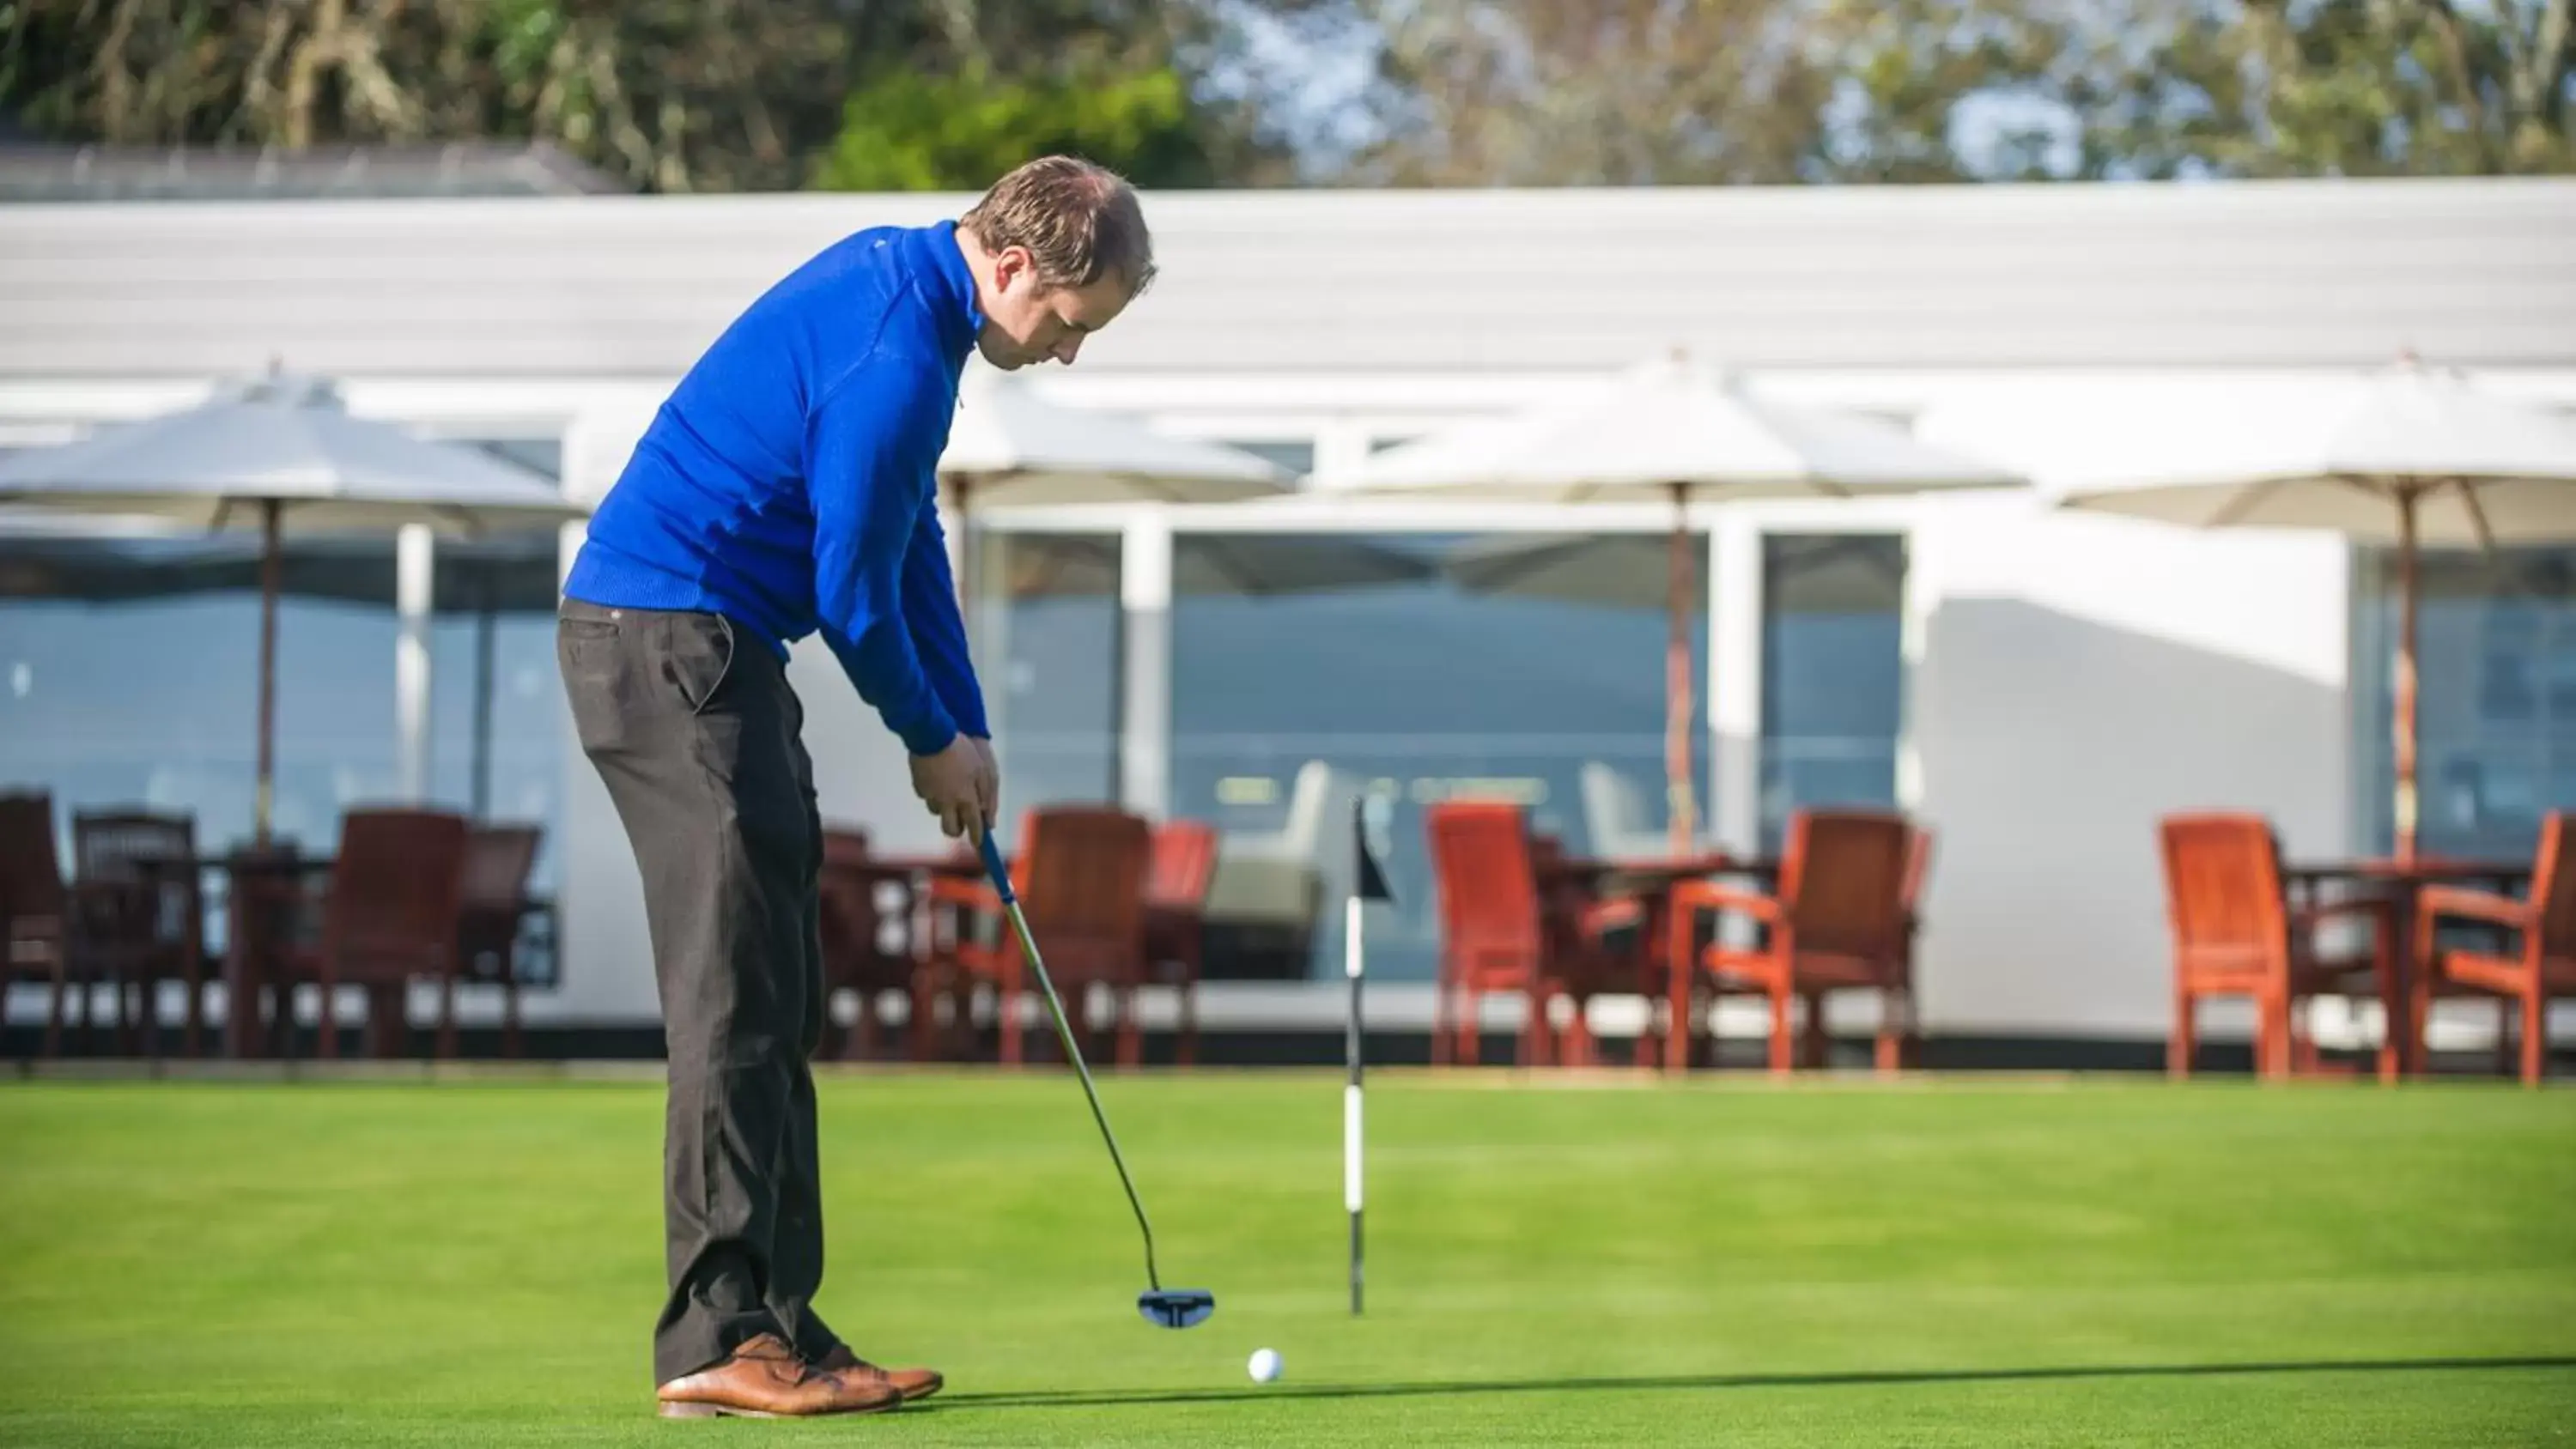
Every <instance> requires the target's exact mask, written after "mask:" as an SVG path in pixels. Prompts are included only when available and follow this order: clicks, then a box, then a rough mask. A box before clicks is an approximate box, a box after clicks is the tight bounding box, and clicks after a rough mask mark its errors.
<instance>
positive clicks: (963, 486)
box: [939, 364, 1294, 604]
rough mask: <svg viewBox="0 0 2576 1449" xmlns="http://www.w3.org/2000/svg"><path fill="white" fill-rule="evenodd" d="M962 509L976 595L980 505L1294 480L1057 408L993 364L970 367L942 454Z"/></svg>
mask: <svg viewBox="0 0 2576 1449" xmlns="http://www.w3.org/2000/svg"><path fill="white" fill-rule="evenodd" d="M939 478H940V482H941V483H942V484H944V485H945V486H946V487H947V489H948V496H949V501H950V502H951V503H952V504H953V505H954V506H955V507H956V509H957V518H958V531H959V533H960V535H961V540H960V547H959V549H958V559H959V565H958V570H957V586H958V593H959V595H960V596H961V597H963V598H965V599H966V600H968V601H969V602H970V604H971V601H972V600H973V599H974V597H975V591H974V588H973V584H972V577H973V571H974V566H975V564H974V559H975V550H974V548H973V546H972V543H973V540H972V529H973V527H974V511H975V510H976V509H977V508H979V507H980V508H1007V507H1064V506H1071V505H1078V504H1087V503H1231V502H1236V501H1239V500H1242V499H1247V498H1260V497H1265V496H1267V495H1270V494H1274V493H1283V492H1287V491H1289V489H1290V488H1291V487H1292V486H1293V483H1294V480H1293V479H1291V478H1290V477H1289V476H1288V474H1287V473H1286V472H1285V471H1283V470H1282V469H1280V468H1279V467H1278V466H1276V465H1275V464H1273V463H1271V462H1270V461H1269V460H1268V459H1266V458H1258V457H1255V456H1253V455H1252V454H1250V453H1246V452H1244V451H1242V450H1241V449H1238V448H1228V447H1224V446H1222V445H1220V444H1216V443H1205V442H1200V441H1199V440H1197V439H1195V438H1174V437H1167V436H1165V435H1163V434H1161V433H1157V432H1154V431H1152V430H1151V429H1148V428H1146V427H1143V426H1142V425H1140V424H1137V423H1134V422H1130V421H1128V420H1127V419H1125V418H1122V417H1119V416H1117V415H1116V414H1113V413H1106V412H1095V411H1092V410H1089V409H1085V408H1068V407H1061V406H1058V405H1057V404H1054V403H1051V402H1048V401H1047V400H1045V399H1044V398H1041V397H1039V396H1038V395H1037V394H1036V393H1035V392H1034V391H1032V390H1030V388H1029V387H1028V385H1027V384H1026V383H1024V382H1022V381H1020V380H1019V379H1017V378H1014V377H1010V376H1008V375H1006V374H1004V373H1002V372H1000V371H999V370H997V369H994V368H991V367H987V366H983V365H981V364H969V366H968V367H967V369H966V372H965V373H964V375H963V376H962V377H960V379H959V381H958V399H957V418H956V421H955V422H954V423H953V424H952V425H951V426H950V428H949V433H948V447H947V450H946V451H944V452H942V453H941V454H940V455H939Z"/></svg>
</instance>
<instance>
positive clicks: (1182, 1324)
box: [1136, 1288, 1216, 1328]
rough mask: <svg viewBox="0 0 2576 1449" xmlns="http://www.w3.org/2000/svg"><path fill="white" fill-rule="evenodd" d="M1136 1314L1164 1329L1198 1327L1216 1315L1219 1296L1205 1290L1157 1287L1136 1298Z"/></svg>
mask: <svg viewBox="0 0 2576 1449" xmlns="http://www.w3.org/2000/svg"><path fill="white" fill-rule="evenodd" d="M1136 1311H1137V1312H1139V1313H1141V1314H1143V1315H1145V1321H1146V1322H1147V1323H1151V1324H1155V1325H1157V1326H1159V1327H1163V1328H1196V1327H1198V1326H1199V1325H1200V1324H1202V1323H1205V1322H1207V1320H1208V1315H1209V1314H1211V1313H1214V1312H1216V1295H1215V1294H1213V1293H1210V1292H1209V1291H1207V1290H1206V1289H1204V1288H1156V1289H1151V1290H1149V1291H1147V1292H1143V1293H1139V1294H1137V1295H1136Z"/></svg>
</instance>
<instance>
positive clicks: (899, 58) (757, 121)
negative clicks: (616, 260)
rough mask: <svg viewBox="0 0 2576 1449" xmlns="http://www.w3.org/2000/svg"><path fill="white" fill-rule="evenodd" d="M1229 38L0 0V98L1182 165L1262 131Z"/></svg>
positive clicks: (1075, 3)
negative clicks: (1201, 90) (1216, 71)
mask: <svg viewBox="0 0 2576 1449" xmlns="http://www.w3.org/2000/svg"><path fill="white" fill-rule="evenodd" d="M1219 33H1220V27H1218V26H1217V25H1216V24H1215V22H1214V20H1213V18H1212V9H1211V5H1210V3H1203V0H1189V3H1185V4H1180V5H1176V6H1172V7H1169V8H1168V9H1167V8H1166V7H1163V6H1158V5H1155V4H1151V3H1147V0H1013V3H1001V4H987V3H978V0H233V3H227V0H0V107H7V108H10V109H13V110H15V111H17V112H18V113H19V114H20V116H21V118H22V120H23V122H24V123H25V124H27V125H29V126H32V127H34V128H35V129H37V130H39V131H42V132H45V133H49V134H53V135H58V136H62V137H66V138H73V139H94V140H101V141H108V142H118V143H127V144H146V145H172V144H195V145H223V144H230V145H245V146H262V147H268V146H274V147H283V148H290V149H292V148H301V147H306V146H313V145H321V144H328V143H377V142H431V141H456V140H545V141H550V142H553V143H554V144H556V145H558V146H560V147H562V148H563V149H564V150H565V151H567V152H569V153H571V154H572V155H575V156H577V157H580V158H581V159H583V160H585V161H587V162H589V163H590V164H592V165H594V166H596V167H599V168H600V169H602V170H603V171H605V172H607V173H608V174H610V175H612V176H615V177H618V178H620V179H622V180H624V181H626V182H628V183H629V184H632V185H634V186H637V187H640V188H644V189H650V190H661V191H695V190H770V189H785V188H792V187H797V186H801V185H805V184H808V183H809V182H813V181H817V180H819V181H821V182H823V183H825V184H868V185H943V186H944V185H957V184H965V182H966V178H968V177H975V178H978V179H979V180H989V179H990V176H991V174H993V171H994V163H995V162H997V161H999V160H1000V159H1001V158H1005V157H1007V158H1009V159H1011V160H1014V161H1016V160H1020V159H1025V158H1026V157H1027V156H1030V155H1034V154H1038V153H1039V152H1041V151H1043V150H1046V149H1050V148H1051V147H1054V146H1058V145H1066V146H1076V145H1078V146H1081V147H1084V148H1087V149H1092V148H1097V149H1103V150H1106V151H1107V152H1109V153H1110V154H1107V155H1103V156H1102V157H1101V158H1100V159H1103V160H1105V161H1111V162H1112V163H1113V164H1116V163H1119V162H1123V163H1125V164H1127V165H1129V166H1133V167H1135V168H1137V169H1138V171H1139V172H1140V173H1141V174H1140V175H1139V179H1140V180H1150V181H1152V182H1153V184H1157V185H1193V184H1206V183H1207V182H1208V181H1210V180H1213V179H1214V178H1215V176H1216V175H1217V174H1218V172H1217V161H1216V158H1218V157H1220V156H1223V157H1226V158H1229V159H1231V160H1235V161H1242V160H1245V159H1246V158H1249V157H1253V156H1256V155H1258V154H1259V152H1260V150H1261V148H1260V146H1259V144H1258V143H1257V142H1256V140H1255V139H1254V137H1253V130H1254V128H1253V127H1252V126H1251V125H1250V124H1249V123H1248V122H1244V121H1241V120H1240V118H1241V117H1242V116H1243V114H1244V113H1243V112H1242V110H1241V108H1239V107H1231V106H1228V105H1226V104H1223V103H1215V104H1203V103H1202V102H1201V100H1200V99H1199V95H1198V86H1197V81H1196V78H1195V77H1194V76H1192V75H1191V74H1189V73H1188V72H1187V71H1186V70H1184V69H1183V66H1184V64H1185V62H1186V61H1187V60H1188V59H1189V58H1191V57H1197V58H1199V59H1201V60H1207V61H1210V62H1211V63H1213V57H1212V53H1211V52H1210V50H1209V48H1208V46H1207V44H1206V43H1205V42H1206V40H1207V39H1208V38H1209V37H1211V36H1216V35H1218V34H1219ZM1192 47H1195V48H1192ZM1229 128H1232V129H1229ZM844 132H847V133H848V135H847V136H846V137H845V136H844Z"/></svg>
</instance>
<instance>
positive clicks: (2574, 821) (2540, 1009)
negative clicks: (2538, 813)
mask: <svg viewBox="0 0 2576 1449" xmlns="http://www.w3.org/2000/svg"><path fill="white" fill-rule="evenodd" d="M2445 920H2449V921H2455V922H2473V923H2476V924H2480V925H2489V926H2500V927H2502V928H2504V929H2505V930H2506V931H2508V932H2510V933H2511V941H2512V945H2511V946H2510V948H2509V949H2508V951H2507V952H2487V951H2471V950H2461V949H2457V948H2451V947H2444V946H2442V945H2441V944H2440V943H2439V942H2438V941H2436V940H2435V932H2436V931H2437V929H2438V928H2439V926H2440V925H2441V923H2442V922H2443V921H2445ZM2414 946H2415V951H2414V960H2415V963H2416V966H2415V971H2414V972H2413V973H2412V974H2413V976H2414V981H2413V983H2412V989H2411V990H2410V991H2409V992H2408V1000H2407V1003H2406V1015H2405V1018H2404V1020H2405V1024H2406V1027H2405V1029H2406V1032H2407V1039H2408V1040H2409V1041H2411V1042H2414V1043H2417V1044H2419V1045H2420V1044H2421V1043H2422V1042H2423V1040H2424V1027H2425V1021H2426V1018H2427V1017H2428V1016H2430V1015H2431V1012H2432V1003H2433V998H2434V997H2436V996H2468V995H2476V996H2491V997H2494V998H2495V1000H2496V1013H2497V1016H2498V1018H2499V1020H2498V1022H2497V1028H2498V1046H2499V1050H2501V1047H2502V1041H2503V1038H2504V1031H2503V1027H2504V1024H2505V1022H2506V1021H2507V1020H2509V1019H2510V1018H2511V1017H2512V1016H2513V1015H2514V1014H2515V1008H2516V1007H2520V1008H2521V1011H2520V1015H2521V1018H2522V1021H2521V1037H2522V1041H2521V1046H2522V1080H2523V1083H2524V1085H2526V1086H2534V1087H2536V1086H2538V1085H2540V1079H2541V1078H2542V1077H2543V1076H2545V1075H2547V1073H2548V1070H2549V1003H2550V1000H2551V999H2552V998H2554V997H2566V996H2576V816H2570V815H2569V814H2567V813H2566V812H2564V811H2558V810H2553V811H2551V812H2549V814H2548V815H2547V816H2546V817H2544V818H2543V819H2542V820H2541V822H2540V841H2539V845H2538V848H2537V850H2536V852H2535V854H2534V857H2533V860H2532V871H2531V894H2530V895H2529V896H2528V897H2527V898H2525V899H2523V900H2515V899H2514V898H2512V897H2511V896H2503V895H2495V894H2492V893H2489V892H2486V891H2473V890H2468V889H2465V888H2462V887H2457V886H2426V887H2425V888H2424V890H2423V891H2422V893H2421V894H2419V895H2418V896H2417V897H2416V906H2415V942H2414ZM2391 1020H2392V1022H2393V1021H2395V1020H2396V1018H2395V1017H2392V1018H2391Z"/></svg>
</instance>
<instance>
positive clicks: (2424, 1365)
mask: <svg viewBox="0 0 2576 1449" xmlns="http://www.w3.org/2000/svg"><path fill="white" fill-rule="evenodd" d="M2569 1368H2576V1355H2558V1356H2554V1357H2534V1358H2422V1359H2347V1360H2342V1361H2336V1360H2316V1361H2312V1362H2310V1361H2302V1362H2289V1363H2194V1364H2104V1365H2099V1366H2094V1367H2078V1366H2068V1367H2062V1368H2001V1369H1924V1370H1914V1371H1891V1372H1885V1373H1872V1372H1852V1373H1817V1374H1677V1375H1654V1376H1638V1377H1629V1378H1572V1379H1484V1380H1473V1379H1462V1380H1455V1381H1448V1382H1430V1383H1409V1384H1405V1383H1398V1384H1292V1385H1288V1386H1285V1387H1279V1388H1243V1389H1170V1390H1163V1389H1143V1390H1132V1391H1131V1390H1117V1389H1104V1390H1064V1391H1061V1392H1033V1393H1018V1394H946V1395H942V1396H940V1397H939V1398H936V1399H931V1400H928V1401H926V1402H923V1403H921V1404H918V1405H915V1406H912V1407H911V1408H908V1409H907V1410H906V1411H905V1412H907V1413H920V1412H922V1411H924V1410H938V1411H941V1412H948V1413H954V1412H960V1411H965V1410H972V1409H1074V1408H1117V1407H1126V1406H1129V1405H1145V1404H1223V1403H1231V1402H1235V1401H1237V1400H1247V1401H1248V1400H1253V1399H1412V1398H1439V1397H1444V1396H1467V1395H1475V1394H1530V1393H1547V1394H1565V1393H1653V1392H1657V1391H1662V1390H1671V1389H1812V1388H1867V1387H1880V1386H1888V1385H1904V1384H2010V1383H2045V1382H2050V1381H2053V1380H2068V1379H2160V1378H2217V1377H2226V1376H2239V1377H2254V1376H2258V1375H2263V1374H2354V1373H2457V1372H2469V1371H2477V1370H2497V1369H2569Z"/></svg>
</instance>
